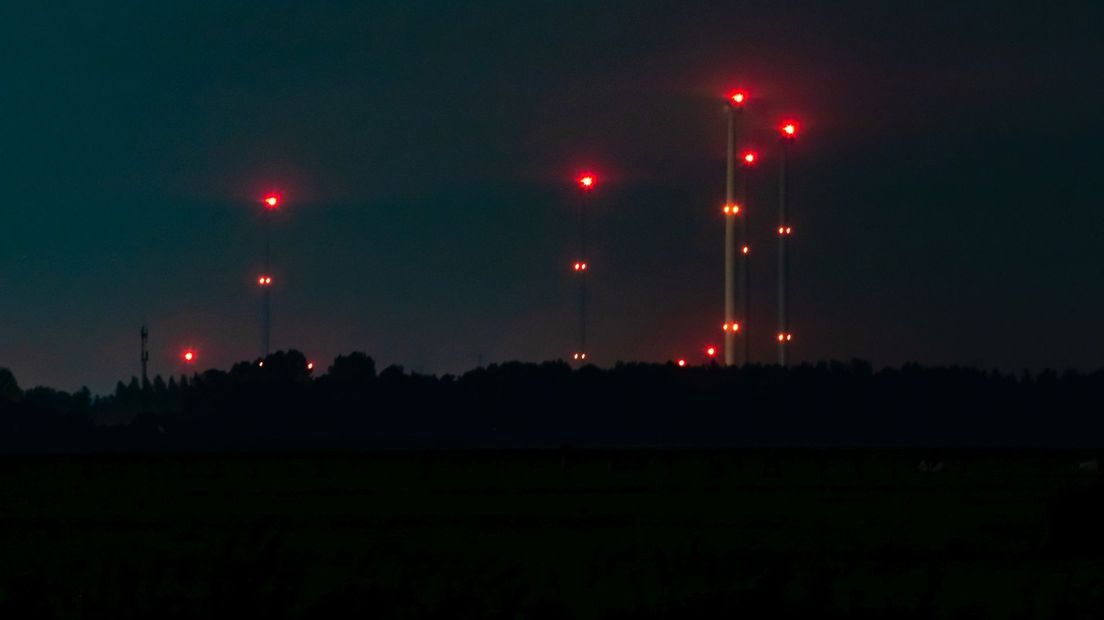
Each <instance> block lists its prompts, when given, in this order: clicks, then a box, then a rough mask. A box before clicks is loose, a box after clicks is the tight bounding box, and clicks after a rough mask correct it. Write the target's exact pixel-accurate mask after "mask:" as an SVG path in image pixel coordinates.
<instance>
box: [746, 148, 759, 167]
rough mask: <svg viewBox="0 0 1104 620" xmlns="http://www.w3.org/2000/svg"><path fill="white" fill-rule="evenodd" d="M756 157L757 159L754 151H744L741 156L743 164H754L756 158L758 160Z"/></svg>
mask: <svg viewBox="0 0 1104 620" xmlns="http://www.w3.org/2000/svg"><path fill="white" fill-rule="evenodd" d="M758 159H759V156H758V155H756V154H755V152H754V151H748V152H746V153H744V156H743V160H744V165H745V166H751V165H754V164H755V162H756V160H758Z"/></svg>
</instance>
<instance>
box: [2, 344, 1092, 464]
mask: <svg viewBox="0 0 1104 620" xmlns="http://www.w3.org/2000/svg"><path fill="white" fill-rule="evenodd" d="M1102 414H1104V371H1096V372H1092V373H1081V372H1072V371H1071V372H1066V373H1063V374H1058V373H1055V372H1053V371H1046V372H1042V373H1038V374H1031V373H1027V372H1025V373H1023V374H1021V375H1018V376H1017V375H1010V374H1005V373H1000V372H995V371H992V372H987V371H982V370H978V369H973V368H965V367H928V366H921V365H918V364H907V365H905V366H903V367H900V368H885V369H882V370H878V371H875V370H874V369H873V368H872V366H871V365H870V364H869V363H867V362H864V361H860V360H853V361H850V362H822V363H817V364H803V365H799V366H793V367H788V368H783V367H779V366H773V365H748V366H743V367H738V368H737V367H733V368H723V367H720V366H717V365H705V366H696V367H687V368H680V367H677V366H675V365H674V364H671V363H668V364H646V363H618V364H616V365H615V366H613V367H611V368H607V369H603V368H598V367H595V366H584V367H582V368H578V369H575V368H572V367H571V366H569V365H568V364H566V363H564V362H562V361H553V362H544V363H522V362H509V363H503V364H492V365H490V366H487V367H482V368H476V369H474V370H471V371H469V372H466V373H464V374H462V375H443V376H434V375H424V374H418V373H413V372H408V371H406V370H404V369H403V368H402V367H400V366H389V367H387V368H385V369H383V370H382V371H381V372H377V370H376V364H375V362H374V361H373V359H372V358H371V357H369V356H367V355H365V354H364V353H352V354H350V355H344V356H339V357H338V358H337V359H336V360H334V362H333V365H332V366H330V367H329V369H328V370H327V372H326V373H325V374H322V375H321V376H317V377H315V376H313V375H312V373H311V372H309V371H308V370H307V361H306V359H305V357H304V356H303V355H302V354H301V353H299V352H297V351H286V352H278V353H275V354H272V355H270V356H268V357H267V358H265V360H264V364H263V365H261V364H258V363H257V362H240V363H238V364H235V365H234V366H233V367H232V368H231V369H230V370H229V371H222V370H207V371H204V372H202V373H197V374H194V375H191V376H180V377H170V378H169V379H168V380H167V381H166V380H164V379H163V378H162V377H160V376H157V377H155V378H154V379H153V380H152V381H150V382H149V383H147V384H145V385H142V384H141V383H140V382H139V381H138V380H137V379H134V378H132V379H131V380H130V381H129V382H127V383H123V382H119V383H118V385H117V386H116V388H115V391H114V393H113V394H109V395H104V396H94V395H93V394H91V393H90V391H89V390H88V389H87V388H84V389H81V390H79V391H77V392H73V393H68V392H64V391H60V390H55V389H51V388H47V387H34V388H30V389H26V390H23V389H21V388H20V387H19V385H18V383H17V381H16V379H15V377H14V376H13V375H12V373H11V372H10V371H8V370H6V369H2V368H0V450H4V451H9V452H10V451H68V450H77V451H80V450H99V449H108V450H110V449H133V450H159V449H219V448H227V449H243V448H246V449H247V448H258V449H277V450H278V449H288V448H327V447H334V448H341V447H350V448H352V447H365V448H388V447H562V446H611V447H613V446H668V447H694V446H701V447H710V446H759V445H796V446H801V445H807V446H937V445H938V446H964V447H985V446H993V447H999V446H1003V447H1055V448H1061V447H1082V448H1083V447H1098V446H1099V445H1100V444H1101V438H1102V431H1104V422H1102V420H1104V415H1102Z"/></svg>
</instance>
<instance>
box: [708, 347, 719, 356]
mask: <svg viewBox="0 0 1104 620" xmlns="http://www.w3.org/2000/svg"><path fill="white" fill-rule="evenodd" d="M705 354H706V355H708V356H709V357H714V356H716V355H717V347H706V348H705Z"/></svg>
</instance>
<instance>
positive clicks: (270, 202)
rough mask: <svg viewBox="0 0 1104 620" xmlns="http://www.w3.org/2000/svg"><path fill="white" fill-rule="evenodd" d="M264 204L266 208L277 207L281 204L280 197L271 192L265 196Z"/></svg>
mask: <svg viewBox="0 0 1104 620" xmlns="http://www.w3.org/2000/svg"><path fill="white" fill-rule="evenodd" d="M264 204H265V208H266V209H275V208H276V207H278V206H279V205H280V197H279V196H277V195H276V194H269V195H267V196H265V197H264Z"/></svg>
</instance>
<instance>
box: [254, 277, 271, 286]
mask: <svg viewBox="0 0 1104 620" xmlns="http://www.w3.org/2000/svg"><path fill="white" fill-rule="evenodd" d="M257 284H258V285H260V286H269V285H271V284H272V276H257Z"/></svg>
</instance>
